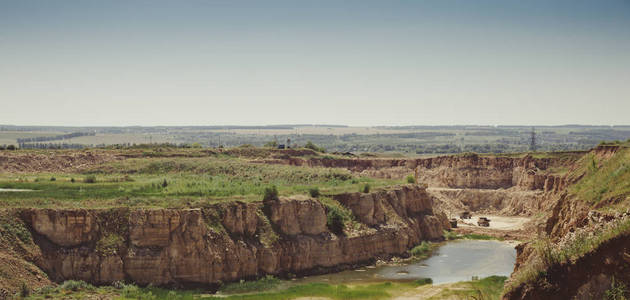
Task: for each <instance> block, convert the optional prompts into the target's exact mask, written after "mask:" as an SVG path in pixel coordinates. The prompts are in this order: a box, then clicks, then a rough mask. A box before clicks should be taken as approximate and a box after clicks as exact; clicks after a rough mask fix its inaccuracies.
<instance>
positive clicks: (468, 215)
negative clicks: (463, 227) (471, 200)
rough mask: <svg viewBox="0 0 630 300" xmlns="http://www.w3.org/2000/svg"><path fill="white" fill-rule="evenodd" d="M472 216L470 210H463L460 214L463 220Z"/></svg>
mask: <svg viewBox="0 0 630 300" xmlns="http://www.w3.org/2000/svg"><path fill="white" fill-rule="evenodd" d="M471 217H472V215H471V214H470V212H469V211H465V212H462V213H461V214H459V218H460V219H462V220H463V219H470V218H471Z"/></svg>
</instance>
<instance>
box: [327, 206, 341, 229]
mask: <svg viewBox="0 0 630 300" xmlns="http://www.w3.org/2000/svg"><path fill="white" fill-rule="evenodd" d="M326 217H327V220H326V226H328V229H329V230H330V231H331V232H333V233H335V234H342V233H343V229H344V228H345V224H344V223H345V222H344V215H343V213H342V212H341V211H340V210H339V209H335V208H333V207H331V209H330V210H329V211H328V214H327V215H326Z"/></svg>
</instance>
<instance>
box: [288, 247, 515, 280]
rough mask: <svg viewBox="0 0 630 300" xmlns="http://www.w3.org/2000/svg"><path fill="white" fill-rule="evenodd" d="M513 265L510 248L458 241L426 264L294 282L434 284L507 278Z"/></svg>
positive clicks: (350, 272) (442, 249) (320, 276)
mask: <svg viewBox="0 0 630 300" xmlns="http://www.w3.org/2000/svg"><path fill="white" fill-rule="evenodd" d="M515 262H516V250H515V249H514V245H511V244H509V243H505V242H499V241H477V240H458V241H452V242H448V243H445V244H444V245H443V246H441V247H440V248H438V249H437V250H436V251H435V252H434V253H433V256H431V257H430V258H428V259H426V260H422V261H419V262H415V263H411V264H407V265H397V266H379V267H374V266H368V267H365V268H360V269H356V270H350V271H344V272H339V273H333V274H326V275H319V276H311V277H308V278H302V279H298V280H297V282H296V283H306V282H330V283H352V282H370V281H382V280H415V279H420V278H431V279H433V283H434V284H440V283H450V282H457V281H466V280H470V279H471V278H472V277H473V276H478V277H479V278H483V277H487V276H491V275H500V276H509V275H510V273H512V270H513V268H514V263H515Z"/></svg>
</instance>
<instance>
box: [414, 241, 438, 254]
mask: <svg viewBox="0 0 630 300" xmlns="http://www.w3.org/2000/svg"><path fill="white" fill-rule="evenodd" d="M432 249H433V246H432V245H431V243H430V242H427V241H422V243H420V245H418V246H415V247H413V248H412V249H411V250H409V253H411V255H413V256H415V257H425V256H428V255H429V253H430V252H431V250H432Z"/></svg>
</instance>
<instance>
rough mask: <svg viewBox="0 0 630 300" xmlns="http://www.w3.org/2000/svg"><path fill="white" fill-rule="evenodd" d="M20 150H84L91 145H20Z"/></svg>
mask: <svg viewBox="0 0 630 300" xmlns="http://www.w3.org/2000/svg"><path fill="white" fill-rule="evenodd" d="M19 145H20V149H83V148H87V147H90V146H91V145H85V144H69V143H20V144H19Z"/></svg>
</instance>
